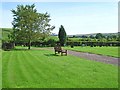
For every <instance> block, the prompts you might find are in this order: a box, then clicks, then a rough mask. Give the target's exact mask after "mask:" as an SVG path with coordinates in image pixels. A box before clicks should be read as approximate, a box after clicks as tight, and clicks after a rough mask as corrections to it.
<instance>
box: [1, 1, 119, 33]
mask: <svg viewBox="0 0 120 90" xmlns="http://www.w3.org/2000/svg"><path fill="white" fill-rule="evenodd" d="M3 1H4V0H3ZM13 1H14V0H13ZM93 1H94V0H93ZM33 3H35V5H36V9H37V10H38V12H39V13H45V12H48V13H49V14H50V16H51V17H50V18H51V21H50V24H51V25H55V27H56V28H55V29H54V30H53V33H56V34H57V33H58V31H59V27H60V25H63V26H64V28H65V30H66V32H67V34H69V35H71V34H87V33H113V32H118V2H112V1H111V2H107V1H106V2H87V0H86V2H12V1H11V2H5V1H4V2H2V7H1V5H0V8H1V10H2V11H1V13H2V16H1V18H0V21H2V23H1V24H0V27H5V28H12V25H11V22H12V20H13V19H12V18H13V17H12V13H11V11H10V10H12V9H16V6H17V5H19V4H24V5H26V4H30V5H31V4H33ZM1 19H2V20H1Z"/></svg>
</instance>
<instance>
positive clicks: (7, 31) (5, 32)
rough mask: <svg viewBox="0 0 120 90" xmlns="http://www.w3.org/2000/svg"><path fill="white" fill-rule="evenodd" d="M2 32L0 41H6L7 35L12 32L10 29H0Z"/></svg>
mask: <svg viewBox="0 0 120 90" xmlns="http://www.w3.org/2000/svg"><path fill="white" fill-rule="evenodd" d="M0 30H2V33H1V34H0V39H3V40H7V39H8V34H10V32H11V31H12V28H0Z"/></svg>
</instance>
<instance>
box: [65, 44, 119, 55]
mask: <svg viewBox="0 0 120 90" xmlns="http://www.w3.org/2000/svg"><path fill="white" fill-rule="evenodd" d="M65 49H68V50H74V51H81V52H90V53H94V54H101V55H107V56H113V57H120V56H119V55H118V47H89V46H87V47H81V46H77V47H74V48H71V47H65Z"/></svg>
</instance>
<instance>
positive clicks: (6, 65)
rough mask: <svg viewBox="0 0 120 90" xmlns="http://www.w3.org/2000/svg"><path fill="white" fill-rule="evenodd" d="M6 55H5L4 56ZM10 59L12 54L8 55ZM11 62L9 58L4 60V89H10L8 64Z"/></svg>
mask: <svg viewBox="0 0 120 90" xmlns="http://www.w3.org/2000/svg"><path fill="white" fill-rule="evenodd" d="M3 55H4V54H3ZM7 56H8V57H10V56H11V54H7ZM9 60H10V59H8V58H7V57H4V58H2V87H3V88H4V87H6V88H7V87H9V85H8V75H7V73H8V68H7V67H8V63H9Z"/></svg>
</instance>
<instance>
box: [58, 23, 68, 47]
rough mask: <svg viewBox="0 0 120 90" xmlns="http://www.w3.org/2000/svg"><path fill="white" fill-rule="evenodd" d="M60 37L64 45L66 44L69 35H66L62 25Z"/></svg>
mask: <svg viewBox="0 0 120 90" xmlns="http://www.w3.org/2000/svg"><path fill="white" fill-rule="evenodd" d="M58 38H59V41H60V44H61V45H62V46H64V45H65V44H66V40H67V35H66V31H65V29H64V27H63V26H62V25H61V26H60V28H59V33H58Z"/></svg>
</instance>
